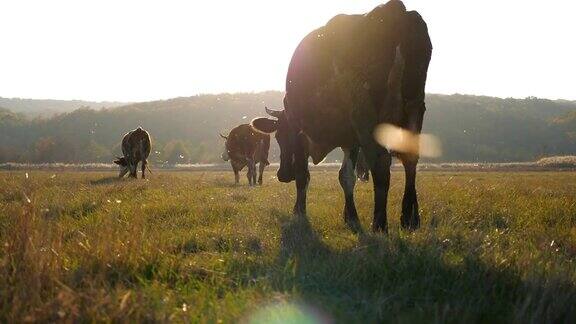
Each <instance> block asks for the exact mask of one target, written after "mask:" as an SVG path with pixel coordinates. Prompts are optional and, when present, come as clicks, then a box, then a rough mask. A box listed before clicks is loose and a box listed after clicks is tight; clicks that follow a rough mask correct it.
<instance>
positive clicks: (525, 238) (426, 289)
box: [0, 171, 576, 323]
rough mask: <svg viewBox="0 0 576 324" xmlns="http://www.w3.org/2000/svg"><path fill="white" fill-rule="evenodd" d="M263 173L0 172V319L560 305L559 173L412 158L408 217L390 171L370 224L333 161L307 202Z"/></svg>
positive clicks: (446, 311) (475, 310) (566, 208)
mask: <svg viewBox="0 0 576 324" xmlns="http://www.w3.org/2000/svg"><path fill="white" fill-rule="evenodd" d="M272 175H273V173H272V172H267V173H265V183H264V186H263V187H258V188H248V187H247V186H246V184H245V182H246V179H245V178H243V179H242V180H243V185H242V186H238V187H235V186H233V185H232V183H233V175H232V173H231V172H156V173H154V174H152V176H151V179H150V181H142V180H137V181H134V180H127V179H126V180H117V179H115V178H114V177H115V173H93V172H87V173H81V172H69V173H54V172H40V171H33V172H30V173H29V176H28V178H27V177H26V176H25V173H24V172H2V173H0V242H1V247H0V248H1V249H0V277H1V278H2V281H1V282H0V322H6V321H8V322H21V321H57V320H79V321H146V320H153V321H169V320H172V321H192V322H207V323H214V322H219V321H223V322H233V321H239V320H240V321H245V322H254V323H264V322H281V320H282V319H283V318H288V319H292V320H293V321H295V322H306V323H315V322H322V321H330V320H331V321H336V322H381V321H391V322H409V323H412V322H433V321H438V322H478V321H481V322H494V321H496V322H529V321H533V322H536V323H542V322H555V321H556V322H572V323H574V322H576V266H575V264H574V259H575V257H576V173H573V172H564V173H554V172H542V173H536V172H532V173H455V172H450V173H449V172H444V173H432V172H421V173H420V175H419V179H418V188H419V197H420V206H421V209H422V212H421V214H422V216H423V219H422V228H421V229H420V230H418V231H417V232H414V233H407V232H402V231H400V230H399V214H400V201H401V194H402V189H403V181H404V180H403V174H402V173H396V172H395V173H393V179H392V185H391V194H390V198H389V202H390V203H389V206H390V208H389V213H388V220H389V224H390V234H389V236H387V237H386V236H382V235H374V234H371V233H369V232H368V229H369V225H370V221H371V217H372V215H371V213H372V212H371V211H372V185H371V184H363V183H359V184H358V185H357V190H356V192H357V194H356V199H357V200H356V205H357V206H358V209H359V214H360V218H361V221H362V226H363V228H364V229H365V230H366V231H367V232H366V233H361V234H353V233H352V232H351V231H350V230H349V229H348V228H347V227H346V226H345V225H344V222H343V219H342V216H341V212H342V208H343V197H342V193H341V190H340V187H339V185H338V180H337V172H334V171H327V172H324V171H318V172H313V174H312V182H311V186H310V193H309V209H308V210H309V212H308V213H309V215H308V216H309V217H308V219H303V218H297V217H294V216H292V215H291V214H290V213H289V211H290V210H291V209H292V204H293V201H294V186H293V185H292V184H291V185H284V184H280V183H278V182H277V181H276V180H274V179H271V177H272ZM285 314H288V315H285ZM285 316H288V317H285ZM290 316H292V317H290ZM279 319H280V321H279Z"/></svg>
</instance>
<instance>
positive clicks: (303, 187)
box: [294, 137, 310, 216]
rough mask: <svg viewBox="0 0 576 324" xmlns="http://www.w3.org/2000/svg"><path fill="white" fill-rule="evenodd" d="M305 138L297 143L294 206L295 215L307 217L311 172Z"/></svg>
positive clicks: (301, 138) (300, 138)
mask: <svg viewBox="0 0 576 324" xmlns="http://www.w3.org/2000/svg"><path fill="white" fill-rule="evenodd" d="M304 140H305V139H304V138H303V137H299V138H298V140H297V141H296V150H295V153H294V171H295V173H296V174H295V177H296V204H295V205H294V214H295V215H299V216H305V215H306V193H307V191H308V184H309V183H310V171H308V152H307V151H306V148H305V145H304Z"/></svg>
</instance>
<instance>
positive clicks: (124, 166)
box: [114, 157, 130, 178]
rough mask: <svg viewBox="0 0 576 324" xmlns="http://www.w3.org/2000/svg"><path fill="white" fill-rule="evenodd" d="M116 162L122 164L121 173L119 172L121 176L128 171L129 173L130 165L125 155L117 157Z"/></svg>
mask: <svg viewBox="0 0 576 324" xmlns="http://www.w3.org/2000/svg"><path fill="white" fill-rule="evenodd" d="M114 163H116V164H118V166H120V174H118V177H119V178H122V177H123V176H125V175H126V173H128V171H130V169H129V167H128V161H127V160H126V158H125V157H116V160H114Z"/></svg>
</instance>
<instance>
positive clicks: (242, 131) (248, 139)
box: [226, 124, 270, 161]
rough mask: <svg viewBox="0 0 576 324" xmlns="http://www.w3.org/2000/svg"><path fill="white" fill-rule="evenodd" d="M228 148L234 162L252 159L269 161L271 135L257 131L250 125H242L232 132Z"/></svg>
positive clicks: (227, 142) (229, 136)
mask: <svg viewBox="0 0 576 324" xmlns="http://www.w3.org/2000/svg"><path fill="white" fill-rule="evenodd" d="M226 148H227V150H228V153H229V155H230V158H231V159H233V160H245V159H246V158H249V157H252V158H255V159H256V160H257V161H261V158H262V157H264V159H265V160H266V161H267V158H268V150H269V149H270V135H268V134H263V133H260V132H257V131H255V130H254V129H253V128H252V127H251V126H250V125H249V124H242V125H239V126H237V127H235V128H234V129H232V130H231V131H230V134H229V135H228V140H227V141H226Z"/></svg>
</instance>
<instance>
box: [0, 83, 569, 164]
mask: <svg viewBox="0 0 576 324" xmlns="http://www.w3.org/2000/svg"><path fill="white" fill-rule="evenodd" d="M282 98H283V93H281V92H275V91H269V92H262V93H238V94H220V95H198V96H193V97H185V98H175V99H170V100H163V101H153V102H145V103H135V104H129V105H125V106H121V107H115V108H102V109H99V110H95V109H92V108H81V109H77V110H74V111H72V112H69V113H62V114H58V115H56V116H53V117H51V118H45V119H34V120H29V119H26V118H24V116H23V115H21V114H12V113H6V112H5V113H4V115H5V116H4V115H1V114H0V162H5V161H17V162H108V161H110V160H111V158H112V156H113V155H114V154H119V152H120V150H119V147H118V145H119V142H120V140H121V137H122V135H123V134H124V133H126V132H127V131H129V130H131V129H134V128H135V127H137V126H139V125H140V126H142V127H144V128H145V129H147V130H149V131H150V133H151V134H152V137H153V146H154V148H153V156H152V157H151V160H152V162H154V163H157V164H159V163H160V164H161V163H190V162H191V163H207V162H216V161H219V155H220V152H221V150H222V140H221V139H220V137H219V136H218V133H219V132H223V133H226V132H228V131H229V130H230V129H231V128H233V127H234V126H236V125H238V124H240V123H247V122H249V121H250V120H251V119H252V118H254V117H256V116H260V115H263V114H264V106H269V107H281V104H282ZM574 116H576V104H574V103H573V102H569V101H553V100H547V99H538V98H526V99H499V98H493V97H483V96H469V95H434V94H430V95H428V97H427V112H426V116H425V122H424V131H425V132H427V133H432V134H435V135H436V136H438V137H439V139H440V140H441V142H442V143H443V148H444V154H443V156H442V157H441V158H440V159H435V160H434V161H435V162H456V161H457V162H510V161H532V160H536V159H538V158H540V157H543V156H548V155H570V154H574V153H576V136H575V135H576V134H575V133H574V129H576V128H575V126H576V118H575V117H574ZM273 142H275V141H273ZM277 154H278V148H277V146H276V144H275V143H274V145H273V147H272V156H271V159H272V160H276V156H277ZM180 156H182V157H180ZM340 157H341V153H339V152H334V153H333V154H331V155H330V156H329V158H328V160H329V161H334V160H336V159H340Z"/></svg>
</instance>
